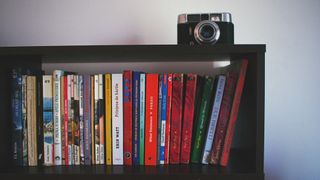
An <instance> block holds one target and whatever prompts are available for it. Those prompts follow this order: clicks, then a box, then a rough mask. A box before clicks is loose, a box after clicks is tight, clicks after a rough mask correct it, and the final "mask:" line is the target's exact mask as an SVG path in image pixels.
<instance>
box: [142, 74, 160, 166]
mask: <svg viewBox="0 0 320 180" xmlns="http://www.w3.org/2000/svg"><path fill="white" fill-rule="evenodd" d="M158 84H159V83H158V74H147V75H146V114H145V115H146V120H145V123H146V126H145V165H153V166H155V165H157V134H158V132H157V131H158V128H157V125H158Z"/></svg>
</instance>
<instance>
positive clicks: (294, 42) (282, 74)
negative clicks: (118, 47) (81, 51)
mask: <svg viewBox="0 0 320 180" xmlns="http://www.w3.org/2000/svg"><path fill="white" fill-rule="evenodd" d="M216 11H218V12H219V11H229V12H231V13H232V15H233V21H234V24H235V42H236V43H238V44H259V43H262V44H267V53H266V109H265V113H266V114H265V121H266V123H265V172H266V177H267V178H266V179H272V180H278V179H288V180H289V179H290V180H292V179H297V180H298V179H319V178H320V168H319V167H320V165H319V164H320V155H319V154H320V142H319V139H318V138H319V135H320V133H319V129H320V120H319V107H320V101H319V100H320V95H319V88H320V81H319V72H320V71H319V68H320V60H319V55H318V52H317V51H319V50H320V48H319V42H320V36H319V33H320V31H319V29H320V20H319V17H318V16H319V15H320V1H319V0H305V1H301V0H267V1H261V0H242V1H236V0H235V1H232V0H220V1H218V0H210V1H209V0H197V1H195V0H194V1H191V0H161V1H151V0H135V1H131V0H108V1H107V0H91V1H82V0H65V1H59V0H55V1H45V0H41V1H40V0H39V1H37V0H28V1H25V0H21V1H18V0H7V1H5V0H0V46H22V45H23V46H31V45H32V46H33V45H89V44H168V43H169V44H174V43H176V19H177V15H178V14H179V13H184V12H188V13H191V12H216Z"/></svg>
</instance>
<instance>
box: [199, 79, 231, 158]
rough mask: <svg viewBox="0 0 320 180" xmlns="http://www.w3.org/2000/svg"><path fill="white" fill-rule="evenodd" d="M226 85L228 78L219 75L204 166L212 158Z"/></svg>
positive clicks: (204, 154) (204, 153)
mask: <svg viewBox="0 0 320 180" xmlns="http://www.w3.org/2000/svg"><path fill="white" fill-rule="evenodd" d="M225 83H226V77H225V76H224V75H219V76H218V78H217V80H216V84H217V85H216V90H215V96H214V103H213V106H212V111H211V117H210V121H209V126H208V131H207V135H206V140H205V143H204V150H203V155H202V160H201V162H202V164H208V163H209V158H210V152H211V149H212V143H213V138H214V134H215V131H216V125H217V121H218V117H219V112H220V106H221V102H222V96H223V90H224V86H225Z"/></svg>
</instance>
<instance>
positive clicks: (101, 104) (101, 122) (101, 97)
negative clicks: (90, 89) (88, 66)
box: [98, 74, 105, 164]
mask: <svg viewBox="0 0 320 180" xmlns="http://www.w3.org/2000/svg"><path fill="white" fill-rule="evenodd" d="M103 81H104V78H103V74H99V102H98V106H99V107H98V117H99V141H100V143H99V145H100V150H99V153H100V164H105V156H104V151H105V150H104V147H105V146H104V143H105V140H104V120H105V119H104V113H105V112H104V91H103V89H104V88H103V85H104V82H103Z"/></svg>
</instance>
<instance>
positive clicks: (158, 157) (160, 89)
mask: <svg viewBox="0 0 320 180" xmlns="http://www.w3.org/2000/svg"><path fill="white" fill-rule="evenodd" d="M162 80H163V74H159V89H158V91H159V95H158V136H157V137H158V138H157V143H158V144H157V163H158V164H160V140H161V113H162V112H161V110H162V108H161V104H162ZM164 113H165V112H164Z"/></svg>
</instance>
